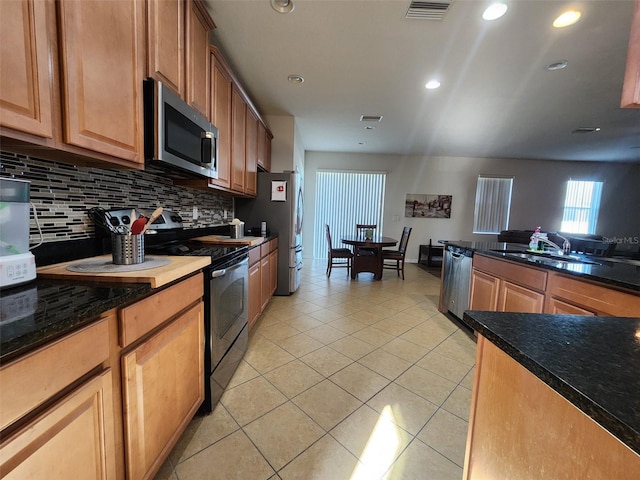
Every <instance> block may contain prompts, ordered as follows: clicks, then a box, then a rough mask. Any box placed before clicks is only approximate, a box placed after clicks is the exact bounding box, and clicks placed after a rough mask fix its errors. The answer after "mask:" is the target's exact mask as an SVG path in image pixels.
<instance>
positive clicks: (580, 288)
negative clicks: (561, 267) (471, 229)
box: [470, 254, 640, 317]
mask: <svg viewBox="0 0 640 480" xmlns="http://www.w3.org/2000/svg"><path fill="white" fill-rule="evenodd" d="M470 310H484V311H495V312H521V313H543V312H544V313H551V314H568V315H606V316H613V317H637V316H638V312H640V295H638V294H637V293H633V292H626V291H622V290H616V289H613V288H610V286H608V285H604V284H598V283H594V282H591V281H589V280H583V279H582V278H579V277H577V276H574V275H566V274H563V273H560V272H557V271H552V270H549V271H544V270H541V269H539V268H532V267H528V266H526V265H523V264H520V263H516V262H511V261H508V260H502V259H498V258H494V257H488V256H484V255H479V254H476V255H474V257H473V270H472V272H471V302H470Z"/></svg>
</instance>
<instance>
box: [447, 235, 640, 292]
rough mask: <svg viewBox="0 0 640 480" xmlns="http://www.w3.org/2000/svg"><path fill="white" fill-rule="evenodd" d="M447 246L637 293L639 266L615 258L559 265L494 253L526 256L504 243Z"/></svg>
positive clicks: (519, 247) (542, 259)
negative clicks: (506, 251) (503, 251)
mask: <svg viewBox="0 0 640 480" xmlns="http://www.w3.org/2000/svg"><path fill="white" fill-rule="evenodd" d="M442 242H443V243H445V244H446V245H453V246H454V247H458V248H461V249H464V250H469V251H472V252H475V253H482V254H484V255H489V256H492V257H497V258H501V259H503V260H510V261H513V262H518V263H523V264H526V265H529V266H532V267H539V268H545V269H548V270H554V271H557V272H561V273H565V274H567V275H573V276H576V277H580V278H585V279H589V280H593V281H597V282H601V283H604V284H607V285H611V286H614V287H620V288H624V289H628V290H634V291H636V292H640V262H638V261H637V260H635V261H634V260H620V259H616V258H606V257H593V256H589V255H577V254H576V255H574V254H572V256H576V257H580V258H583V259H585V260H587V261H590V262H596V263H595V264H591V263H578V262H560V261H557V260H554V259H552V258H546V257H542V256H538V255H535V254H532V255H526V256H525V257H524V258H523V257H522V256H519V255H518V254H517V253H502V252H496V251H494V250H507V249H508V250H520V251H522V252H526V249H527V245H522V244H510V243H504V242H467V241H453V240H443V241H442Z"/></svg>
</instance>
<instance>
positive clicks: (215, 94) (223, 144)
mask: <svg viewBox="0 0 640 480" xmlns="http://www.w3.org/2000/svg"><path fill="white" fill-rule="evenodd" d="M232 84H233V81H232V79H231V76H230V75H229V72H228V70H227V68H226V65H225V63H224V60H223V59H222V58H221V56H220V55H219V53H218V51H217V50H216V49H215V48H211V85H212V88H211V90H212V92H211V122H212V123H213V124H214V125H215V126H216V127H217V129H218V178H217V179H213V178H212V179H211V180H210V183H211V185H214V186H218V187H221V188H225V189H228V188H230V187H231V90H232Z"/></svg>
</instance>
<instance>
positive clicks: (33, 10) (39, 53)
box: [0, 0, 53, 138]
mask: <svg viewBox="0 0 640 480" xmlns="http://www.w3.org/2000/svg"><path fill="white" fill-rule="evenodd" d="M52 13H53V12H48V11H47V4H45V2H42V1H34V0H30V1H22V2H6V1H3V2H0V35H1V41H0V85H2V88H1V89H0V125H1V126H3V127H8V128H13V129H16V130H19V131H21V132H24V133H29V134H33V135H38V136H41V137H46V138H51V137H52V136H53V118H52V111H51V83H50V81H51V76H50V75H49V61H50V56H49V49H50V44H51V36H52V35H53V33H52V30H53V29H52V28H51V25H52V22H51V21H52V20H53V18H51V19H49V16H53V15H52Z"/></svg>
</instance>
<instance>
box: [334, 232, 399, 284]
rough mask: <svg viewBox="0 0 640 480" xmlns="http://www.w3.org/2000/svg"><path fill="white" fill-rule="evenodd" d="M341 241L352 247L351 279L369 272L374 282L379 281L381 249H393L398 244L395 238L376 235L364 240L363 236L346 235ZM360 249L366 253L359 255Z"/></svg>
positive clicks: (380, 277) (380, 275)
mask: <svg viewBox="0 0 640 480" xmlns="http://www.w3.org/2000/svg"><path fill="white" fill-rule="evenodd" d="M341 241H342V243H344V244H346V245H351V246H353V247H354V249H353V250H354V251H353V261H352V263H351V278H352V279H354V280H355V278H356V276H357V275H358V274H359V273H362V272H371V273H373V278H374V279H375V280H381V279H382V268H383V267H382V248H383V247H393V246H395V245H397V243H398V240H396V239H395V238H391V237H383V236H378V235H373V236H372V237H371V238H366V237H365V236H364V235H346V236H344V237H342V238H341ZM361 249H364V251H363V252H366V253H359V251H360V250H361Z"/></svg>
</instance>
